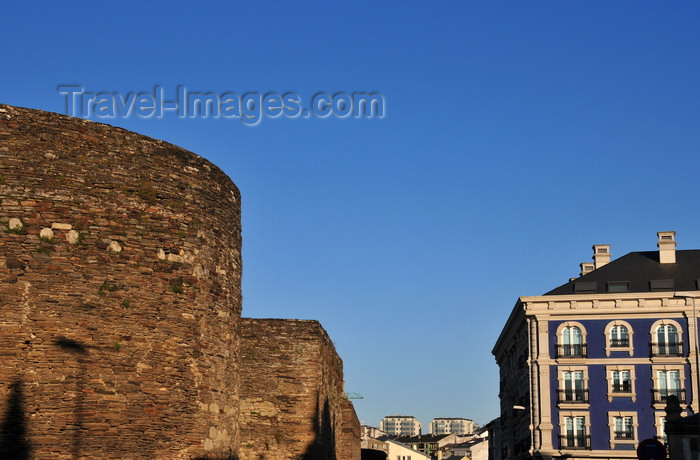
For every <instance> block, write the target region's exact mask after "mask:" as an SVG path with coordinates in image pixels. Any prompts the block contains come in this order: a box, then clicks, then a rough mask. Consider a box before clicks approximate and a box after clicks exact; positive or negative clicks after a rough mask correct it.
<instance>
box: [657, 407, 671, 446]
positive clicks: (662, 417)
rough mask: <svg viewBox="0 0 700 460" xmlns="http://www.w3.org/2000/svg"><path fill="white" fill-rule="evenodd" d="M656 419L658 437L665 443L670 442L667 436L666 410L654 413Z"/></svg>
mask: <svg viewBox="0 0 700 460" xmlns="http://www.w3.org/2000/svg"><path fill="white" fill-rule="evenodd" d="M654 420H655V422H656V423H655V424H654V426H655V427H656V438H657V439H658V440H659V441H661V442H663V443H664V444H668V439H667V438H666V431H665V428H666V412H655V413H654Z"/></svg>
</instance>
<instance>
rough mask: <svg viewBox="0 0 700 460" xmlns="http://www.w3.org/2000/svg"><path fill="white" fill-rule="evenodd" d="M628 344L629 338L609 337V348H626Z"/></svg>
mask: <svg viewBox="0 0 700 460" xmlns="http://www.w3.org/2000/svg"><path fill="white" fill-rule="evenodd" d="M629 346H630V339H628V338H627V339H610V347H611V348H627V347H629Z"/></svg>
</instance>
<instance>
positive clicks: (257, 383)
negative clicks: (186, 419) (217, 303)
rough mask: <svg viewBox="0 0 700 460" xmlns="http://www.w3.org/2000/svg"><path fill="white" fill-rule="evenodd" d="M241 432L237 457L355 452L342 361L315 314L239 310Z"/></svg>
mask: <svg viewBox="0 0 700 460" xmlns="http://www.w3.org/2000/svg"><path fill="white" fill-rule="evenodd" d="M240 433H241V448H240V456H241V457H240V458H241V460H277V459H324V460H336V459H337V460H359V457H360V439H359V434H360V423H359V421H357V416H356V415H355V410H354V409H353V407H352V403H351V402H350V401H349V400H348V399H347V398H345V394H344V392H343V363H342V361H341V359H340V357H339V356H338V354H337V353H336V350H335V346H334V345H333V342H332V341H331V340H330V338H329V337H328V334H327V333H326V331H325V330H324V329H323V328H322V327H321V325H320V324H319V323H318V322H317V321H301V320H284V319H251V318H243V320H242V324H241V405H240ZM355 435H356V438H355Z"/></svg>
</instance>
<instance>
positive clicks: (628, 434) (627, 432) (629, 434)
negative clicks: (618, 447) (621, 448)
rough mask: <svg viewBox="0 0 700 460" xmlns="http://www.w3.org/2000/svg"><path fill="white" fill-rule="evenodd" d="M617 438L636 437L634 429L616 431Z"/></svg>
mask: <svg viewBox="0 0 700 460" xmlns="http://www.w3.org/2000/svg"><path fill="white" fill-rule="evenodd" d="M615 439H620V440H624V439H634V431H630V430H623V431H615Z"/></svg>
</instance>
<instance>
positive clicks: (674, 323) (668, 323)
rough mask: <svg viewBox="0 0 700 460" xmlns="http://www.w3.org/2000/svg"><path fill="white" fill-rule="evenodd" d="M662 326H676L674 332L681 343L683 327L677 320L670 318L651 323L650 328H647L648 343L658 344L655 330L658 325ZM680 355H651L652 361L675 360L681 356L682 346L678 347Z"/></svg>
mask: <svg viewBox="0 0 700 460" xmlns="http://www.w3.org/2000/svg"><path fill="white" fill-rule="evenodd" d="M662 326H673V327H675V328H676V334H678V343H681V344H682V343H683V328H682V327H681V325H680V324H679V323H678V321H675V320H672V319H660V320H658V321H656V322H654V324H652V325H651V329H650V330H649V335H650V337H651V340H650V343H653V344H656V345H657V346H658V342H657V340H656V339H657V331H658V329H659V328H660V327H662ZM680 352H681V356H656V355H653V356H652V357H651V360H652V361H664V360H666V361H668V360H677V359H678V358H679V357H682V356H683V346H681V348H680Z"/></svg>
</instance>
